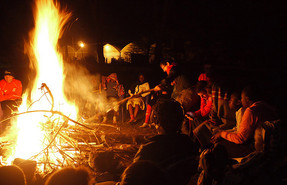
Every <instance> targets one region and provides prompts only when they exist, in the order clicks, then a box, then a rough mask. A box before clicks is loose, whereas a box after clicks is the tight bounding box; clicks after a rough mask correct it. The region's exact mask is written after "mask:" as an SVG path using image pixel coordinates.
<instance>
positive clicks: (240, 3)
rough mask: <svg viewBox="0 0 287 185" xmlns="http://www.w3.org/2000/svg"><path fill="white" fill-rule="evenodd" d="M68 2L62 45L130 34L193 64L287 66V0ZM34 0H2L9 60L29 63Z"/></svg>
mask: <svg viewBox="0 0 287 185" xmlns="http://www.w3.org/2000/svg"><path fill="white" fill-rule="evenodd" d="M60 3H61V5H62V7H65V8H67V10H69V11H71V12H72V17H71V19H70V21H69V22H68V23H67V26H66V27H67V30H66V32H65V33H64V35H63V38H62V39H61V40H60V44H62V45H68V44H71V42H73V41H77V40H83V41H84V42H86V43H87V44H89V45H96V44H97V43H110V44H114V45H116V46H120V47H122V46H125V45H126V44H128V43H130V42H141V43H146V44H151V43H162V45H163V46H164V47H166V48H169V52H170V54H171V55H174V56H175V57H178V58H177V59H179V61H180V60H181V61H182V62H185V63H188V65H189V67H190V66H191V68H192V67H193V66H195V65H197V66H202V64H204V63H212V64H215V65H221V66H236V67H237V68H247V69H257V68H265V69H268V70H269V69H272V70H273V71H272V73H273V72H274V71H275V74H276V75H277V71H276V70H278V69H279V70H280V71H284V69H285V66H286V58H287V57H286V53H287V52H286V49H287V46H286V43H287V40H286V33H287V26H286V25H287V16H286V15H287V13H286V12H287V11H286V7H287V1H283V0H279V1H269V0H268V1H267V0H263V1H258V2H257V1H250V0H233V1H230V0H218V1H214V0H134V1H130V0H60ZM32 4H33V1H32V0H21V1H20V0H19V1H10V0H1V6H0V18H1V24H0V33H1V34H0V40H1V50H0V60H1V67H2V68H3V67H5V66H6V65H7V63H9V65H11V64H12V65H14V66H17V67H19V68H22V67H23V66H24V67H27V63H28V59H27V56H26V55H25V54H24V53H23V51H24V44H23V43H24V40H25V39H27V38H28V35H29V31H30V30H31V29H32V28H33V24H34V23H33V15H32ZM186 48H189V50H190V51H192V53H191V56H192V57H191V58H188V57H187V56H186V55H185V54H186V53H184V54H182V53H183V51H185V50H186ZM180 57H181V58H180ZM199 69H202V68H200V67H199ZM18 71H19V70H18ZM23 71H25V70H23ZM260 73H261V72H260ZM271 76H272V75H271ZM277 78H278V77H277V76H276V77H274V79H277ZM279 78H281V76H280V77H279Z"/></svg>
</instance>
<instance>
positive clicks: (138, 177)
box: [119, 161, 169, 185]
mask: <svg viewBox="0 0 287 185" xmlns="http://www.w3.org/2000/svg"><path fill="white" fill-rule="evenodd" d="M135 184H137V185H147V184H149V185H167V184H169V183H168V180H167V177H166V174H165V173H164V172H163V171H162V170H161V169H160V168H159V167H158V166H157V165H155V164H154V163H152V162H150V161H137V162H134V163H132V164H131V165H129V166H128V167H127V168H126V169H125V171H124V172H123V174H122V176H121V182H120V183H119V185H135Z"/></svg>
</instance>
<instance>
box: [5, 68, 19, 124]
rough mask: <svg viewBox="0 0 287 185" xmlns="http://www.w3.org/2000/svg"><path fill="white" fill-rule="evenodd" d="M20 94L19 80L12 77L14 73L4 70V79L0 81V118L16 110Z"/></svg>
mask: <svg viewBox="0 0 287 185" xmlns="http://www.w3.org/2000/svg"><path fill="white" fill-rule="evenodd" d="M21 96H22V83H21V81H19V80H16V79H14V74H13V73H12V72H11V71H8V70H6V71H5V72H4V79H2V80H1V81H0V103H1V110H0V120H2V119H4V118H7V117H9V116H10V115H11V113H12V111H17V107H18V106H19V105H20V104H21ZM2 126H3V123H2V124H1V127H2Z"/></svg>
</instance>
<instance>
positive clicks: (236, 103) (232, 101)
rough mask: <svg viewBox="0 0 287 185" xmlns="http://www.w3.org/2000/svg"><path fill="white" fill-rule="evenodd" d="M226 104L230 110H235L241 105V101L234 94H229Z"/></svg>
mask: <svg viewBox="0 0 287 185" xmlns="http://www.w3.org/2000/svg"><path fill="white" fill-rule="evenodd" d="M228 105H229V108H230V109H231V110H237V109H238V108H239V107H240V106H241V101H240V99H239V98H238V97H237V96H236V95H234V94H231V96H230V100H229V102H228Z"/></svg>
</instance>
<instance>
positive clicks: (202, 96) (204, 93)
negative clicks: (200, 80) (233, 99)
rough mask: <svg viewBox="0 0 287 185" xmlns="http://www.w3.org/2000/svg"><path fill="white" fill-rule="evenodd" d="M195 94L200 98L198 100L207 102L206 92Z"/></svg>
mask: <svg viewBox="0 0 287 185" xmlns="http://www.w3.org/2000/svg"><path fill="white" fill-rule="evenodd" d="M197 94H198V96H200V98H202V99H205V100H207V98H208V94H207V92H206V91H200V92H198V93H197Z"/></svg>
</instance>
